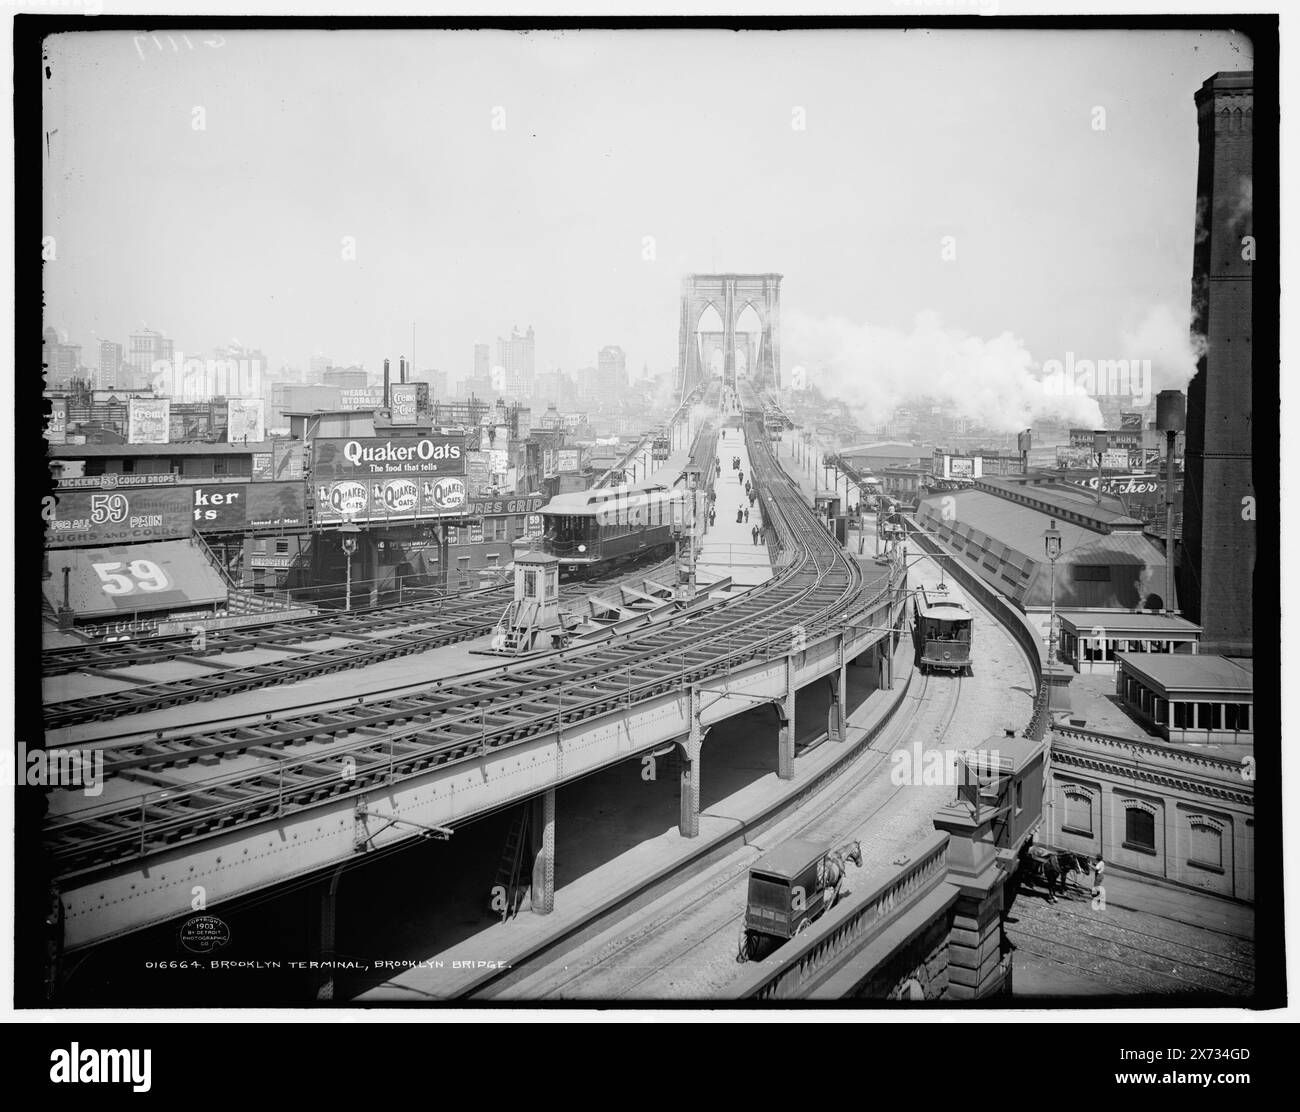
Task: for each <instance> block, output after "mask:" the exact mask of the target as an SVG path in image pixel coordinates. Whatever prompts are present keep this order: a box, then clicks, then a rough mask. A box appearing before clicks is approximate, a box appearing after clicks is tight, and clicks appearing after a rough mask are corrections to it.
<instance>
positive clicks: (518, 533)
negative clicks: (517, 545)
mask: <svg viewBox="0 0 1300 1112" xmlns="http://www.w3.org/2000/svg"><path fill="white" fill-rule="evenodd" d="M514 523H515V524H514V534H513V535H514V537H515V538H516V539H518V538H520V537H523V536H525V535H526V534H527V533H528V518H527V517H525V516H524V515H523V514H516V515H515V516H514ZM502 539H504V538H502Z"/></svg>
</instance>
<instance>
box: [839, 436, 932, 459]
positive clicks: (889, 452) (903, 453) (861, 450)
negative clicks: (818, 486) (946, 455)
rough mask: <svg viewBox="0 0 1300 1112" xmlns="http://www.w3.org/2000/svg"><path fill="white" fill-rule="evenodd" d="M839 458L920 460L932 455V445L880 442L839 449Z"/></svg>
mask: <svg viewBox="0 0 1300 1112" xmlns="http://www.w3.org/2000/svg"><path fill="white" fill-rule="evenodd" d="M838 454H839V455H841V456H874V457H876V458H877V459H921V458H922V457H927V458H928V457H930V456H933V455H934V445H932V444H909V443H907V441H905V440H881V441H877V442H876V443H874V444H855V445H854V446H853V447H851V448H841V449H840V450H839V453H838Z"/></svg>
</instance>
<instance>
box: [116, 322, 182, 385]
mask: <svg viewBox="0 0 1300 1112" xmlns="http://www.w3.org/2000/svg"><path fill="white" fill-rule="evenodd" d="M129 343H130V350H129V354H128V356H127V363H128V364H129V365H130V369H131V381H130V382H120V383H117V385H118V386H122V387H126V388H130V389H135V390H143V389H145V388H146V387H147V386H149V384H150V383H151V382H152V381H153V367H154V364H155V363H157V362H159V361H160V360H165V361H166V362H169V363H170V362H171V360H172V357H173V354H174V345H173V344H172V342H171V340H169V339H167V337H166V336H164V335H162V333H160V332H155V331H154V330H153V329H152V328H146V329H145V330H144V331H143V332H138V333H136V334H135V335H133V336H132V337H131V338H130V341H129Z"/></svg>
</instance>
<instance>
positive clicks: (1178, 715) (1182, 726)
mask: <svg viewBox="0 0 1300 1112" xmlns="http://www.w3.org/2000/svg"><path fill="white" fill-rule="evenodd" d="M1169 705H1170V706H1171V707H1173V708H1174V729H1175V730H1189V729H1191V726H1192V708H1191V704H1190V703H1170V704H1169Z"/></svg>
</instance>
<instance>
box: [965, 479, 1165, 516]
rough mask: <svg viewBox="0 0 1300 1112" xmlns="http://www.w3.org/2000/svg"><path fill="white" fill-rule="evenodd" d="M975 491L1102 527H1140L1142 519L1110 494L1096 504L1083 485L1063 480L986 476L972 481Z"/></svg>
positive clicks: (1092, 494)
mask: <svg viewBox="0 0 1300 1112" xmlns="http://www.w3.org/2000/svg"><path fill="white" fill-rule="evenodd" d="M975 487H976V489H978V490H987V491H990V492H996V493H997V494H998V495H999V496H1001V497H1004V498H1007V499H1010V500H1012V501H1016V502H1021V503H1023V504H1025V505H1035V504H1036V505H1038V506H1040V507H1042V508H1044V509H1046V510H1047V511H1048V512H1051V511H1052V510H1059V511H1060V513H1061V514H1068V515H1071V516H1073V517H1074V518H1075V520H1081V522H1082V523H1087V524H1090V525H1092V526H1094V527H1097V526H1100V527H1102V528H1103V529H1122V528H1132V529H1141V528H1142V522H1141V521H1140V520H1139V519H1138V518H1135V517H1130V516H1129V515H1128V514H1126V513H1124V511H1123V509H1122V503H1121V502H1120V501H1119V499H1117V498H1115V497H1114V496H1113V495H1106V494H1103V495H1102V503H1101V504H1100V505H1098V503H1097V495H1096V493H1095V492H1093V491H1088V490H1085V489H1083V488H1082V487H1078V486H1074V485H1072V484H1070V485H1067V484H1064V483H1061V484H1057V483H1028V482H1025V481H1024V480H1023V478H1020V479H1018V478H1016V477H1014V476H1013V477H1000V476H991V475H986V476H984V477H983V478H980V479H976V480H975Z"/></svg>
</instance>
